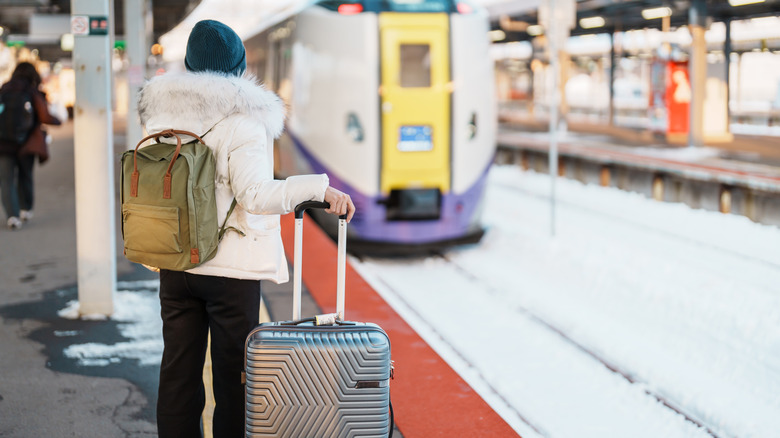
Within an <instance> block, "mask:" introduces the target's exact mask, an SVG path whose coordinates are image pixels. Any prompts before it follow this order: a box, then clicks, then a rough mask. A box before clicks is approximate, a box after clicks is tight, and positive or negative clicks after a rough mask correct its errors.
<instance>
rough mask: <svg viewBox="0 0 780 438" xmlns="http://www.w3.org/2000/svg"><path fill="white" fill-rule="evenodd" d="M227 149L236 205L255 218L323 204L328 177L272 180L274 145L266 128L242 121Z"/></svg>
mask: <svg viewBox="0 0 780 438" xmlns="http://www.w3.org/2000/svg"><path fill="white" fill-rule="evenodd" d="M233 133H234V134H233V139H232V140H233V141H232V142H230V144H229V145H228V148H229V149H228V169H229V172H230V185H231V187H232V189H233V193H234V194H235V196H236V201H238V204H239V205H241V207H243V208H244V209H245V210H247V211H248V212H250V213H252V214H286V213H289V212H291V211H293V210H294V209H295V206H296V205H298V204H299V203H301V202H303V201H310V200H315V201H322V200H323V199H324V198H325V190H326V189H327V188H328V183H329V182H328V176H327V175H325V174H321V175H299V176H291V177H289V178H287V179H284V180H275V179H273V144H272V143H271V142H272V140H271V136H270V135H268V133H267V131H266V129H265V127H264V126H263V125H262V124H259V123H257V122H256V121H250V120H241V121H240V122H239V123H238V126H236V128H235V130H233Z"/></svg>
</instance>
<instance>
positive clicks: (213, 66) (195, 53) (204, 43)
mask: <svg viewBox="0 0 780 438" xmlns="http://www.w3.org/2000/svg"><path fill="white" fill-rule="evenodd" d="M184 66H185V67H186V68H187V70H189V71H192V72H200V71H212V72H217V73H224V74H227V75H234V76H241V75H242V74H243V73H244V70H246V50H244V44H243V43H242V42H241V38H239V37H238V35H236V33H235V32H234V31H233V29H231V28H230V27H228V26H226V25H225V24H222V23H220V22H219V21H214V20H202V21H199V22H198V23H197V24H195V27H193V28H192V32H190V37H189V39H188V40H187V54H186V55H185V57H184Z"/></svg>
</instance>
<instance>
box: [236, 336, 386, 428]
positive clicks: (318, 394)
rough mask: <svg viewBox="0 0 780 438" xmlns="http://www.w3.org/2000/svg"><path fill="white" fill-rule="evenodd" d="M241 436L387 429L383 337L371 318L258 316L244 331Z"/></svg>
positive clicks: (384, 343) (384, 344) (384, 339)
mask: <svg viewBox="0 0 780 438" xmlns="http://www.w3.org/2000/svg"><path fill="white" fill-rule="evenodd" d="M246 354H247V356H246V424H247V429H246V436H247V437H296V438H306V437H311V438H314V437H387V436H388V434H389V432H390V429H389V428H390V427H391V425H390V418H389V417H390V416H389V404H390V387H389V380H390V372H391V361H390V340H389V339H388V337H387V335H386V334H385V332H384V331H383V330H382V329H381V328H379V327H378V326H376V325H375V324H362V323H354V325H340V326H312V325H310V324H300V325H297V326H292V325H282V324H279V323H266V324H261V325H260V326H258V328H256V329H255V330H254V331H253V332H252V333H250V335H249V337H248V338H247V348H246Z"/></svg>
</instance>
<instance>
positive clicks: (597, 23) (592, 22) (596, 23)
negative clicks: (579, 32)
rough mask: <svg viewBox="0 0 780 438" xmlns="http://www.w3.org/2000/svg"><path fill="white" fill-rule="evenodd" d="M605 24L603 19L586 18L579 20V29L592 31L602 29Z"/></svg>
mask: <svg viewBox="0 0 780 438" xmlns="http://www.w3.org/2000/svg"><path fill="white" fill-rule="evenodd" d="M606 23H607V22H606V21H605V20H604V17H587V18H580V27H581V28H583V29H594V28H596V27H604V25H605V24H606Z"/></svg>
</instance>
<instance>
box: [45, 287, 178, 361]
mask: <svg viewBox="0 0 780 438" xmlns="http://www.w3.org/2000/svg"><path fill="white" fill-rule="evenodd" d="M117 289H118V291H117V293H116V294H115V295H114V314H113V315H112V316H111V319H112V320H113V321H117V322H119V325H118V328H119V333H120V334H121V335H122V336H124V337H125V338H127V339H128V340H127V341H126V342H117V343H114V344H101V343H95V342H90V343H85V344H73V345H70V346H69V347H68V348H66V349H65V351H64V352H63V353H64V354H65V356H66V357H69V358H71V359H76V360H77V361H78V364H79V365H81V366H107V365H110V364H113V363H118V362H120V361H122V360H123V359H135V360H138V363H139V364H140V365H148V366H155V365H159V364H160V358H161V357H162V351H163V340H162V320H161V319H160V300H159V299H158V295H157V294H158V289H159V281H157V280H152V281H136V282H119V283H118V284H117ZM59 315H60V316H62V317H63V318H70V319H72V318H75V317H78V301H76V300H74V301H71V302H70V303H68V306H67V307H66V308H65V309H62V310H61V311H60V312H59ZM61 335H62V336H66V335H68V334H67V333H65V334H61Z"/></svg>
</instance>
